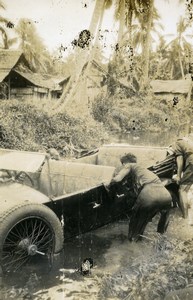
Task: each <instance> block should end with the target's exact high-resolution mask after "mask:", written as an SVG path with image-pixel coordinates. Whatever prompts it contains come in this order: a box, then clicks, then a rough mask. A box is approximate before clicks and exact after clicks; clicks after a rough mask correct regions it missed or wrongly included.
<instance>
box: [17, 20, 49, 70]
mask: <svg viewBox="0 0 193 300" xmlns="http://www.w3.org/2000/svg"><path fill="white" fill-rule="evenodd" d="M16 32H17V34H18V36H19V39H20V45H19V47H20V49H21V50H22V51H23V53H24V54H25V57H26V59H27V60H28V61H29V63H30V66H31V68H32V70H33V71H39V72H46V71H48V68H49V67H50V64H51V58H50V55H49V53H48V51H46V50H45V49H46V47H45V46H44V43H43V40H42V38H41V37H40V36H39V35H38V33H37V30H36V27H35V26H34V24H33V21H31V20H30V19H25V18H24V19H20V21H19V23H18V25H17V27H16Z"/></svg>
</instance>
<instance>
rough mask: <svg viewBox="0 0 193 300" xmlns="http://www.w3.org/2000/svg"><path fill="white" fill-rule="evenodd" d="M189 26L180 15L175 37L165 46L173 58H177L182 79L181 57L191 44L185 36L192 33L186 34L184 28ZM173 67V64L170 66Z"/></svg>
mask: <svg viewBox="0 0 193 300" xmlns="http://www.w3.org/2000/svg"><path fill="white" fill-rule="evenodd" d="M188 27H189V23H188V22H187V21H186V19H184V18H182V17H180V19H179V22H178V23H177V35H176V36H175V38H174V39H173V40H172V41H171V42H169V43H168V44H167V46H166V49H168V50H169V51H170V52H171V53H172V54H173V56H174V57H175V58H178V59H177V61H178V64H179V66H180V70H181V77H182V78H183V79H184V78H185V75H184V66H183V62H182V57H183V56H184V53H185V51H189V49H190V48H191V44H190V43H189V42H188V41H187V39H186V38H187V37H191V38H192V37H193V35H189V34H186V30H187V29H188ZM172 68H174V66H173V67H172Z"/></svg>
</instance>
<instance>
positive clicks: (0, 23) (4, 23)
mask: <svg viewBox="0 0 193 300" xmlns="http://www.w3.org/2000/svg"><path fill="white" fill-rule="evenodd" d="M0 9H3V10H4V9H5V6H4V4H3V2H2V1H0ZM13 26H14V25H13V23H11V22H10V21H9V20H8V19H7V18H4V17H2V16H0V34H1V38H2V43H3V44H2V48H3V49H9V48H10V46H12V45H13V44H14V43H15V42H16V41H17V39H16V38H12V39H9V38H8V34H7V30H6V29H7V28H9V27H11V28H12V27H13Z"/></svg>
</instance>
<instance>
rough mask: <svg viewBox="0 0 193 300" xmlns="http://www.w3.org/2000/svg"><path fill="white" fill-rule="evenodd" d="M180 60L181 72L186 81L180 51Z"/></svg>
mask: <svg viewBox="0 0 193 300" xmlns="http://www.w3.org/2000/svg"><path fill="white" fill-rule="evenodd" d="M178 58H179V64H180V70H181V74H182V78H183V79H185V76H184V69H183V65H182V58H181V55H180V51H179V52H178Z"/></svg>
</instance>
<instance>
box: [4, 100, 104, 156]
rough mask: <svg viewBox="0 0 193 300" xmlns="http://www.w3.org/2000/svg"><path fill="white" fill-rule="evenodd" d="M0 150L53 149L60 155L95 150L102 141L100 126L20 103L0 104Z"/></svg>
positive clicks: (89, 118)
mask: <svg viewBox="0 0 193 300" xmlns="http://www.w3.org/2000/svg"><path fill="white" fill-rule="evenodd" d="M0 120H1V121H0V147H1V148H9V149H16V150H26V151H39V150H40V151H46V150H47V149H48V148H56V149H57V150H58V151H59V152H60V153H61V154H74V152H76V150H77V151H79V150H80V151H81V149H91V148H95V147H98V146H99V145H100V144H101V143H102V142H103V140H104V139H105V138H106V133H105V131H104V130H103V128H102V125H101V124H99V123H97V122H96V121H94V120H93V119H92V118H91V117H88V118H87V119H85V118H81V117H78V118H75V117H72V116H69V115H67V114H66V113H60V114H56V115H53V116H49V115H48V114H47V113H46V112H45V111H42V110H40V109H38V108H37V107H35V106H33V105H31V104H27V103H24V102H22V103H21V102H20V101H16V100H14V101H13V100H11V101H7V100H6V101H1V107H0Z"/></svg>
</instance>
